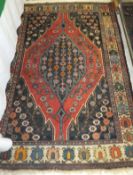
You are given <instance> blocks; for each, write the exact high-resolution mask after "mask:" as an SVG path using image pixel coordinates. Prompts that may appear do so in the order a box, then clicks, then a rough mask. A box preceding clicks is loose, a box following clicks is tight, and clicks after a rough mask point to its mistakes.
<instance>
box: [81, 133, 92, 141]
mask: <svg viewBox="0 0 133 175" xmlns="http://www.w3.org/2000/svg"><path fill="white" fill-rule="evenodd" d="M81 138H82V139H83V140H84V141H87V140H89V138H90V136H89V134H82V136H81Z"/></svg>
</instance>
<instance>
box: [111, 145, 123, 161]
mask: <svg viewBox="0 0 133 175" xmlns="http://www.w3.org/2000/svg"><path fill="white" fill-rule="evenodd" d="M110 155H111V157H112V158H113V159H119V158H120V157H121V155H122V154H121V150H120V147H118V146H113V147H111V148H110Z"/></svg>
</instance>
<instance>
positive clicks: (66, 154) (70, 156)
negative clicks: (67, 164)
mask: <svg viewBox="0 0 133 175" xmlns="http://www.w3.org/2000/svg"><path fill="white" fill-rule="evenodd" d="M74 157H75V153H74V149H73V148H66V149H64V150H63V158H64V160H67V161H72V160H74Z"/></svg>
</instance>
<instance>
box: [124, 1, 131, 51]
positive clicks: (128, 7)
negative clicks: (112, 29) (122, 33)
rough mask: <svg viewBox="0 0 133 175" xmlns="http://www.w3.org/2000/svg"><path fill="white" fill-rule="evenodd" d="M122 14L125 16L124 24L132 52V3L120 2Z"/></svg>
mask: <svg viewBox="0 0 133 175" xmlns="http://www.w3.org/2000/svg"><path fill="white" fill-rule="evenodd" d="M122 10H123V15H124V18H125V25H126V29H127V32H128V36H129V40H130V44H131V47H132V52H133V3H123V4H122Z"/></svg>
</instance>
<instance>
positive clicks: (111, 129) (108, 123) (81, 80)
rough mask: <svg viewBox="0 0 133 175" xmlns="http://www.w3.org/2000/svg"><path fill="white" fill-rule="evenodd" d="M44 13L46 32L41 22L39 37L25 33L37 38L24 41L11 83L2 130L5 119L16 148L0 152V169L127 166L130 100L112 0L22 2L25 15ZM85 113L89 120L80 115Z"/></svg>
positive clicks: (131, 137) (132, 149) (131, 154)
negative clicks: (104, 0) (100, 0)
mask: <svg viewBox="0 0 133 175" xmlns="http://www.w3.org/2000/svg"><path fill="white" fill-rule="evenodd" d="M78 9H79V10H78ZM111 10H112V12H111ZM43 11H45V15H46V17H45V15H44V16H43V15H42V16H43V18H44V21H45V20H47V22H46V21H45V22H46V23H47V27H46V25H45V28H47V29H46V31H45V32H44V30H43V31H42V28H41V29H40V27H41V25H40V26H39V29H40V32H41V31H42V33H43V32H44V34H39V35H34V34H33V35H32V34H31V35H32V36H31V35H30V37H31V38H30V37H29V36H28V37H29V38H30V39H32V37H33V38H34V36H35V38H34V41H33V42H31V41H30V40H29V39H28V40H27V38H28V37H27V38H26V41H25V54H24V58H23V60H24V61H23V65H22V69H21V72H20V77H21V79H20V78H18V79H17V81H16V87H15V93H16V95H14V97H13V99H14V102H13V103H12V104H10V107H11V109H10V111H8V112H7V113H8V116H6V115H5V117H7V118H9V119H8V122H9V124H8V127H7V124H6V123H7V120H5V121H6V122H4V120H3V123H4V127H3V133H5V134H6V135H7V136H9V137H11V138H12V139H13V140H14V146H13V148H12V150H10V151H9V152H6V153H2V154H0V162H1V165H0V166H1V167H8V165H11V166H10V168H11V167H12V168H13V167H14V166H15V165H20V167H19V168H21V166H22V167H25V168H28V165H29V167H31V168H39V167H41V168H43V167H45V168H54V167H55V168H60V166H58V165H62V166H63V165H64V169H66V167H65V164H67V165H68V169H69V165H73V166H74V165H75V168H76V165H78V166H79V168H81V169H82V168H95V167H101V168H102V167H104V168H110V167H120V166H132V159H133V145H132V142H133V129H132V118H131V114H132V110H131V107H132V105H131V104H129V102H132V97H131V92H130V90H128V92H127V89H129V84H128V85H126V84H125V82H127V80H126V79H127V76H128V75H127V72H125V74H124V75H123V70H122V69H124V70H126V69H125V66H124V64H125V63H124V61H123V59H124V58H123V55H122V54H123V53H121V52H120V46H121V43H120V39H119V36H117V37H116V34H118V33H117V32H116V31H117V24H116V22H115V20H116V19H115V17H114V11H113V9H112V7H111V5H108V4H104V5H103V4H102V5H101V4H94V5H93V4H83V5H81V4H75V5H74V4H71V5H69V4H60V5H39V6H36V5H31V6H26V7H25V13H27V16H28V13H29V15H31V16H32V13H33V12H37V13H40V14H41V12H43ZM58 11H59V12H60V13H57V12H58ZM68 11H69V12H70V19H69V17H68V16H69V15H68V13H67V12H68ZM77 11H78V12H77ZM51 12H53V14H54V15H52V13H51ZM50 13H51V17H49V16H50ZM93 15H94V18H93ZM41 18H42V17H41ZM43 18H42V19H43ZM49 18H51V19H53V20H52V21H51V20H50V19H49ZM79 19H80V21H81V23H80V21H79ZM37 20H41V19H40V17H39V18H38V19H37ZM95 20H96V23H95V22H94V21H95ZM98 20H99V22H98ZM50 21H51V22H50ZM93 22H94V23H93ZM91 23H92V24H91ZM42 24H43V22H42ZM86 24H88V27H87V26H86ZM34 25H35V24H34ZM36 25H37V24H36ZM32 27H33V25H32ZM37 27H38V26H37ZM91 27H92V28H91ZM95 27H96V29H95ZM43 28H44V26H43ZM86 28H87V29H88V30H86ZM100 28H101V29H102V30H101V29H100ZM100 30H101V31H100ZM88 31H89V32H88ZM28 32H30V31H28ZM95 32H96V33H97V34H96V33H95ZM99 32H100V34H99ZM75 36H76V37H75ZM37 37H38V38H37ZM29 41H30V42H29ZM49 48H50V49H49ZM37 50H38V51H39V52H36V51H37ZM66 50H67V52H66ZM54 54H55V55H54ZM37 58H39V59H37ZM60 58H62V59H60ZM66 58H69V59H68V60H67V59H66ZM88 58H89V59H88ZM21 59H22V58H21ZM17 61H19V60H17ZM17 61H16V62H17ZM52 63H54V64H52ZM36 64H37V65H39V68H38V66H36ZM59 64H60V65H61V66H62V67H61V68H62V69H61V68H60V67H59V66H58V65H59ZM53 65H54V66H53ZM78 65H80V66H78ZM66 70H67V71H66ZM14 73H15V72H13V74H14ZM33 75H34V76H33ZM39 76H40V78H39ZM72 77H74V78H72ZM20 82H21V83H20ZM86 82H87V83H86ZM102 82H104V83H103V84H102ZM38 89H39V90H38ZM99 92H100V93H99ZM57 94H58V95H57ZM100 94H102V98H103V101H102V100H101V96H100ZM96 95H99V96H96ZM65 103H66V105H65ZM20 104H21V106H20ZM101 104H102V105H101ZM26 105H27V107H25V106H26ZM89 105H90V107H91V108H92V111H90V109H91V108H89V107H87V106H89ZM7 110H8V109H7ZM26 110H27V113H26V112H25V111H26ZM93 110H94V111H96V112H95V113H94V112H93ZM28 111H29V112H28ZM31 111H32V112H31ZM89 113H90V114H91V115H92V117H91V116H89V117H88V118H87V119H84V118H85V117H87V115H89ZM30 114H32V115H31V116H30ZM94 115H95V117H94ZM27 116H28V117H29V121H28V120H27V118H28V117H27ZM78 119H79V121H78ZM83 119H84V120H83ZM78 122H79V123H80V124H81V123H82V124H81V126H80V124H79V123H78ZM100 124H101V125H100ZM39 125H40V128H39ZM87 127H88V130H87ZM39 132H41V133H39ZM44 141H45V142H44ZM115 162H116V165H114V163H115ZM26 163H27V165H26ZM102 163H105V165H103V164H102ZM117 163H118V165H117ZM13 164H14V165H13ZM39 164H40V166H39ZM45 165H46V166H45ZM52 165H53V167H51V166H52ZM34 166H35V167H34ZM73 168H74V167H71V168H70V169H73Z"/></svg>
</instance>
